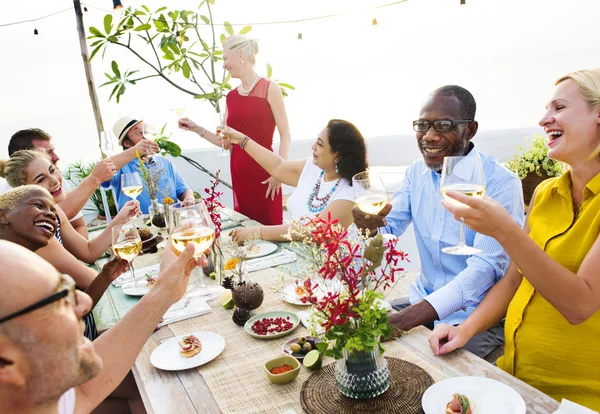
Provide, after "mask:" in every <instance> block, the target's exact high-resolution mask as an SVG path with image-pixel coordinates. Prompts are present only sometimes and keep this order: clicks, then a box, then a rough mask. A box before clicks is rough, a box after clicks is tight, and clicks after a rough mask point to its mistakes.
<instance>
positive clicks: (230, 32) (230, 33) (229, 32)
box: [223, 22, 235, 36]
mask: <svg viewBox="0 0 600 414" xmlns="http://www.w3.org/2000/svg"><path fill="white" fill-rule="evenodd" d="M223 26H225V31H226V32H227V34H229V36H231V35H233V34H235V32H234V31H233V27H231V23H229V22H223Z"/></svg>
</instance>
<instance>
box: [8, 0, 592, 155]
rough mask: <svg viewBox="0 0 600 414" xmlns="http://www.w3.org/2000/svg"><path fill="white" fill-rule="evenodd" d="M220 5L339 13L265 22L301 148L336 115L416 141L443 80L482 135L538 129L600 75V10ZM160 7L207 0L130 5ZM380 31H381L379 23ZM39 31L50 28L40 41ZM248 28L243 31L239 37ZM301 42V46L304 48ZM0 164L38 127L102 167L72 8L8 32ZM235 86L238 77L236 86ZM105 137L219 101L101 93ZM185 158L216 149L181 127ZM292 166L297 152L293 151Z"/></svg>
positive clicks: (312, 0) (120, 55)
mask: <svg viewBox="0 0 600 414" xmlns="http://www.w3.org/2000/svg"><path fill="white" fill-rule="evenodd" d="M392 1H393V0H387V1H386V0H371V1H367V2H365V1H356V0H327V1H322V0H321V1H317V0H304V1H294V2H292V1H289V0H255V1H249V0H216V5H215V7H214V18H215V21H216V22H222V21H225V20H227V21H229V22H231V23H255V22H267V21H283V20H295V19H302V18H308V17H315V16H322V15H328V14H338V13H344V15H343V16H340V17H333V18H327V19H319V20H313V21H310V22H303V23H288V24H277V25H254V26H253V30H252V31H251V32H250V33H249V34H248V35H249V36H250V37H254V38H256V39H257V40H258V42H259V45H260V52H259V54H258V56H257V64H256V70H257V71H258V72H259V73H261V74H265V73H266V69H265V67H266V66H265V65H266V63H269V64H270V65H271V66H272V67H273V75H274V76H273V77H274V78H278V79H280V80H283V81H285V82H287V83H290V84H292V85H294V86H295V87H296V91H293V92H291V94H290V96H289V97H288V98H286V99H285V104H286V109H287V113H288V118H289V120H290V126H291V132H292V139H294V140H296V139H313V138H314V137H316V135H317V133H318V132H319V131H320V130H321V129H322V128H323V126H325V124H326V122H327V121H328V120H329V119H331V118H342V119H347V120H349V121H351V122H353V123H355V124H356V125H357V126H358V127H359V129H360V130H361V131H362V132H363V135H365V136H366V137H375V136H383V135H395V134H407V133H411V124H412V121H413V120H414V119H416V118H417V117H418V113H419V107H420V104H421V102H422V101H423V99H424V98H425V97H426V96H427V94H428V93H429V92H430V91H431V90H433V89H435V88H436V87H439V86H442V85H445V84H458V85H461V86H464V87H466V88H467V89H469V90H470V91H471V92H472V93H473V95H474V96H475V98H476V100H477V104H478V111H477V119H478V121H479V124H480V129H482V130H491V129H509V128H520V127H532V126H536V125H537V122H538V121H539V119H540V118H541V116H542V114H543V112H544V105H545V102H546V99H547V98H548V96H549V95H550V92H551V89H552V85H553V83H554V81H555V80H556V79H557V78H558V77H560V76H561V75H563V74H566V73H568V72H570V71H573V70H577V69H582V68H591V67H597V66H598V65H599V61H598V56H600V45H599V44H598V42H597V27H598V22H597V18H598V17H597V16H599V15H600V2H599V1H597V0H568V1H567V0H466V3H467V4H466V5H463V6H461V5H460V2H459V0H408V1H406V2H404V3H400V4H395V5H391V6H389V7H383V8H379V9H376V10H366V9H367V8H369V7H374V6H379V5H384V4H386V3H391V2H392ZM83 3H85V4H87V5H88V6H89V7H88V10H89V11H88V12H87V13H85V15H84V24H85V25H86V28H87V27H89V26H90V25H92V26H101V25H102V19H103V17H104V14H105V13H106V12H104V11H102V10H98V8H103V9H105V10H108V11H110V9H111V6H112V2H111V1H110V0H90V1H89V2H83ZM123 3H124V5H125V6H126V7H127V6H134V7H139V6H140V5H141V4H147V5H148V6H149V7H150V8H151V9H156V8H158V7H160V6H162V5H163V4H168V5H169V7H170V8H178V9H184V8H187V9H193V8H195V7H196V6H197V4H198V2H197V1H184V0H170V1H168V2H167V1H164V0H163V1H155V0H148V1H145V2H140V1H126V0H123ZM72 5H73V3H72V1H71V0H54V1H51V2H50V1H42V0H29V1H27V2H16V1H13V2H10V4H9V5H5V6H4V8H3V11H4V13H2V16H1V17H0V26H1V25H3V24H6V23H10V22H14V21H21V20H29V19H35V18H37V17H39V16H43V15H45V14H49V13H53V12H56V11H60V10H63V9H69V8H72ZM374 18H375V19H377V23H378V24H377V25H375V26H374V25H372V19H374ZM34 28H37V29H38V31H39V35H38V36H34V35H33V30H34ZM239 28H240V27H237V29H238V30H239ZM298 33H302V40H297V35H298ZM0 56H1V57H2V58H1V59H2V60H1V63H2V64H1V66H0V70H1V76H0V91H1V94H2V99H1V100H0V157H5V156H6V155H7V154H6V146H7V143H8V140H9V138H10V136H11V135H12V133H14V132H15V131H16V130H18V129H22V128H27V127H40V128H42V129H45V130H47V131H48V132H50V133H51V134H52V135H53V137H54V140H55V145H56V147H57V148H58V149H59V150H60V155H61V156H62V158H63V161H64V162H71V161H75V160H77V159H79V158H85V159H88V160H89V159H95V158H97V157H98V156H99V152H98V150H97V133H96V128H95V124H94V117H93V112H92V108H91V104H90V101H89V96H88V91H87V85H86V80H85V74H84V70H83V65H82V60H81V56H80V48H79V42H78V37H77V30H76V21H75V16H74V12H73V11H72V10H69V11H66V12H64V13H61V14H58V15H56V16H53V17H51V18H48V19H43V20H39V21H37V22H30V23H25V24H20V25H14V26H7V27H0ZM113 59H114V60H117V61H119V64H120V67H121V69H122V70H123V69H125V68H129V69H139V68H140V64H139V62H138V61H136V60H135V59H132V58H131V56H130V55H129V54H128V53H127V51H126V50H116V49H115V47H113V48H109V49H108V50H107V52H106V56H105V58H104V60H102V59H101V57H100V56H97V57H96V58H95V59H94V60H93V61H92V67H93V74H94V78H95V82H96V85H97V86H98V85H100V84H102V83H104V81H105V79H106V78H105V75H104V72H106V71H108V70H109V67H110V62H111V61H112V60H113ZM233 84H234V85H235V84H236V81H235V80H234V81H233ZM98 93H99V97H100V105H101V110H102V115H103V119H104V123H105V127H106V129H109V130H110V129H112V124H113V123H114V121H115V120H116V119H117V118H118V117H119V116H122V115H126V114H128V115H132V116H135V117H138V118H145V119H150V120H152V121H153V123H156V124H162V123H163V122H166V121H170V122H171V124H170V125H171V126H172V125H173V122H174V121H175V118H174V117H173V115H172V114H171V112H170V110H171V109H174V108H181V107H183V108H186V109H187V111H186V115H187V116H190V117H191V118H192V119H194V120H196V121H197V122H198V123H199V124H201V125H205V126H207V127H209V128H210V127H211V126H212V124H214V116H213V115H212V110H211V108H210V105H209V104H208V103H206V102H201V101H199V100H194V99H192V98H191V97H189V96H188V95H185V94H183V93H180V92H178V91H176V90H174V89H173V88H172V87H169V86H168V85H167V84H166V82H164V81H162V80H159V79H151V80H147V81H142V82H139V83H138V85H137V86H131V87H129V89H128V91H127V93H126V94H125V95H124V96H123V98H122V101H121V103H120V104H116V103H115V101H110V102H109V101H108V96H109V94H110V89H109V88H98ZM173 130H174V132H175V135H174V139H175V140H176V141H177V142H179V143H180V144H181V145H182V146H183V147H184V148H186V149H187V148H194V147H198V146H202V145H205V144H204V143H203V142H201V141H200V140H199V139H197V137H196V136H194V135H193V134H190V133H186V132H181V131H177V130H176V129H173ZM292 158H293V154H292Z"/></svg>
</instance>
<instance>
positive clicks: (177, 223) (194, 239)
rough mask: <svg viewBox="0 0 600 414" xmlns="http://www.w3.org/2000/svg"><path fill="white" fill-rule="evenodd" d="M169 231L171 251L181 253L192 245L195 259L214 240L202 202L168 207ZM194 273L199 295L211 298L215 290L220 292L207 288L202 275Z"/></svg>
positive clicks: (213, 233)
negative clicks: (198, 284) (198, 281)
mask: <svg viewBox="0 0 600 414" xmlns="http://www.w3.org/2000/svg"><path fill="white" fill-rule="evenodd" d="M169 230H170V236H169V239H170V240H171V245H172V246H173V249H174V250H175V251H176V252H182V251H183V250H184V249H185V247H186V246H187V245H188V244H190V243H193V244H194V245H195V252H194V257H195V258H201V257H202V256H203V254H204V252H205V251H206V250H207V249H209V248H210V247H211V246H212V244H213V242H214V240H215V225H214V223H213V222H212V220H211V219H210V215H209V213H208V210H207V209H206V206H205V205H204V202H203V201H202V200H197V201H195V202H194V203H193V204H192V205H188V206H184V205H183V203H175V204H172V205H171V206H170V207H169ZM196 272H197V274H198V275H199V276H200V289H199V294H200V295H202V296H212V295H213V294H214V293H215V292H216V291H217V290H218V291H220V290H221V289H220V288H218V287H217V288H216V289H215V287H214V286H211V287H209V286H208V285H207V284H206V283H205V280H204V273H203V272H198V271H197V270H196Z"/></svg>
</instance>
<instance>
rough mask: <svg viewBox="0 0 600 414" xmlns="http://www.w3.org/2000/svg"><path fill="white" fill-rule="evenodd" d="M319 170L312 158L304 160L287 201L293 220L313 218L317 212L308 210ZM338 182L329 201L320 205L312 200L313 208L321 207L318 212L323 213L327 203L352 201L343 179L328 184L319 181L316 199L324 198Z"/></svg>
mask: <svg viewBox="0 0 600 414" xmlns="http://www.w3.org/2000/svg"><path fill="white" fill-rule="evenodd" d="M322 172H323V170H321V169H320V168H319V167H317V166H316V165H315V164H314V163H313V161H312V157H311V158H307V159H306V163H305V164H304V168H303V169H302V173H301V174H300V178H299V179H298V186H297V187H296V189H295V190H294V192H293V193H292V195H291V196H290V198H288V201H287V209H288V211H289V212H290V213H291V214H292V217H293V218H295V219H300V218H302V217H309V218H313V217H315V216H316V215H317V214H319V212H313V211H311V210H310V209H309V207H308V206H309V202H310V201H309V198H310V195H311V193H312V192H313V191H314V190H315V187H316V185H317V182H318V181H319V177H320V176H321V173H322ZM338 181H340V183H339V185H338V186H337V188H336V189H335V191H334V192H333V194H331V196H330V197H329V200H328V201H327V202H326V203H325V205H321V203H319V202H318V201H317V200H314V202H313V207H316V206H319V209H320V208H321V206H322V207H323V208H322V209H320V211H323V210H324V209H325V208H326V207H327V205H328V204H329V203H331V202H332V201H335V200H348V201H354V196H353V194H352V187H351V186H350V185H349V184H348V182H347V180H346V179H344V178H340V179H339V180H333V181H329V182H325V180H324V179H321V186H320V188H319V194H317V197H319V198H324V197H326V196H327V194H329V193H330V192H331V189H332V188H333V187H335V185H336V184H337V183H338Z"/></svg>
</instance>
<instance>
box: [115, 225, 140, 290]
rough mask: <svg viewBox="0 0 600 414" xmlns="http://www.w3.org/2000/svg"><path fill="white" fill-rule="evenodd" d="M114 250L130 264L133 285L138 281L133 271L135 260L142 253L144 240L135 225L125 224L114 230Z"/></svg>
mask: <svg viewBox="0 0 600 414" xmlns="http://www.w3.org/2000/svg"><path fill="white" fill-rule="evenodd" d="M112 250H113V252H114V253H115V254H116V255H117V256H118V257H119V258H121V259H123V260H127V261H128V262H129V268H130V270H131V278H130V280H131V281H132V282H133V285H135V284H136V282H137V280H136V277H135V271H134V269H133V259H135V258H136V256H137V255H139V254H140V253H141V252H142V239H141V237H140V234H139V233H138V231H137V228H136V226H135V224H129V223H128V224H123V225H121V226H115V227H113V229H112Z"/></svg>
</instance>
